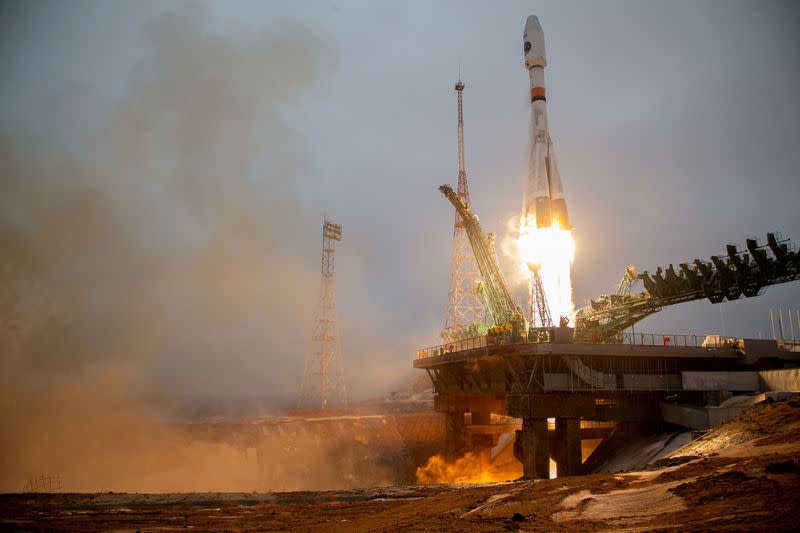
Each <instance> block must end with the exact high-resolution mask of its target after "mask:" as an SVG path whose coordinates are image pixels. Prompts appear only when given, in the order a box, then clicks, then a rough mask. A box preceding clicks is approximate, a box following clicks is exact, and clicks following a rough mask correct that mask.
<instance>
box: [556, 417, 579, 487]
mask: <svg viewBox="0 0 800 533" xmlns="http://www.w3.org/2000/svg"><path fill="white" fill-rule="evenodd" d="M555 437H556V443H557V444H556V453H555V456H556V472H557V473H558V477H564V476H575V475H578V474H580V473H581V463H582V461H581V421H580V419H579V418H556V435H555Z"/></svg>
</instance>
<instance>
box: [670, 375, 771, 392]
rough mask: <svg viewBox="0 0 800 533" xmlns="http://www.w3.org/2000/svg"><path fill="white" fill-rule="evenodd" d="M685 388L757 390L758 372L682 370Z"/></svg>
mask: <svg viewBox="0 0 800 533" xmlns="http://www.w3.org/2000/svg"><path fill="white" fill-rule="evenodd" d="M681 379H682V381H683V389H684V390H708V391H712V390H726V391H757V390H759V380H758V373H757V372H681Z"/></svg>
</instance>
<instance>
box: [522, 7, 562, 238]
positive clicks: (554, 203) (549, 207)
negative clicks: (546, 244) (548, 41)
mask: <svg viewBox="0 0 800 533" xmlns="http://www.w3.org/2000/svg"><path fill="white" fill-rule="evenodd" d="M522 41H523V53H524V57H525V68H526V69H527V70H528V75H529V77H530V89H531V92H530V98H531V121H530V140H531V142H530V158H529V162H528V176H527V178H526V181H525V187H524V197H523V206H522V225H523V226H524V227H530V226H534V225H535V227H537V228H543V227H547V228H549V227H551V226H556V227H561V228H565V229H570V228H571V226H570V223H569V215H568V214H567V203H566V200H565V199H564V187H563V185H562V184H561V174H560V173H559V171H558V163H557V162H556V156H555V152H554V151H553V141H552V140H551V139H550V131H549V128H548V124H547V98H546V95H545V84H544V68H545V67H546V66H547V56H546V54H545V47H544V32H543V31H542V26H541V25H540V24H539V19H538V17H536V16H533V15H531V16H530V17H528V20H527V21H526V22H525V31H524V34H523V38H522Z"/></svg>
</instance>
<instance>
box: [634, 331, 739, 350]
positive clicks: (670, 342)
mask: <svg viewBox="0 0 800 533" xmlns="http://www.w3.org/2000/svg"><path fill="white" fill-rule="evenodd" d="M622 344H631V345H642V346H693V347H698V348H726V347H732V346H736V338H735V337H723V336H722V335H692V334H680V335H678V334H673V333H623V334H622Z"/></svg>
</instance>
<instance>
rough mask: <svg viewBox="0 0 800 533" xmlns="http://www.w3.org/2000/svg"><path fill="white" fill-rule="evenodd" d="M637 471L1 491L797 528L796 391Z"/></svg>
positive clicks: (620, 527)
mask: <svg viewBox="0 0 800 533" xmlns="http://www.w3.org/2000/svg"><path fill="white" fill-rule="evenodd" d="M660 464H661V465H662V466H660V467H656V468H651V469H648V470H646V471H642V472H625V473H617V474H595V475H590V476H576V477H568V478H560V479H552V480H533V481H517V482H512V483H494V484H485V485H470V486H467V485H461V486H452V485H429V486H410V487H387V488H373V489H362V490H349V491H333V492H290V493H269V494H265V493H259V494H256V493H252V494H247V493H203V494H200V493H198V494H39V495H35V494H6V495H0V530H6V531H39V530H42V529H46V530H63V531H68V530H69V531H74V530H80V531H111V530H114V531H136V530H139V531H142V532H145V531H178V530H181V531H187V530H189V531H192V530H195V531H208V530H214V531H243V530H252V531H287V530H292V531H320V530H324V531H326V532H336V531H365V532H367V531H370V532H372V531H475V532H481V531H487V532H488V531H504V530H507V531H676V532H677V531H796V530H797V528H798V524H800V519H798V516H800V397H798V396H795V397H793V398H790V399H788V400H785V401H780V402H762V403H761V404H758V405H756V406H754V407H753V408H751V409H750V410H748V411H746V412H744V413H742V415H740V416H739V417H737V418H736V419H734V420H732V421H731V422H729V423H728V424H726V425H724V426H722V427H720V428H718V429H717V430H714V431H711V432H709V433H708V434H706V435H704V436H703V437H702V438H700V439H698V440H696V441H694V442H692V443H691V444H689V445H688V446H686V447H684V448H682V449H681V450H678V451H677V452H675V453H673V454H672V456H671V457H669V458H667V459H664V460H662V461H661V462H660Z"/></svg>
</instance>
